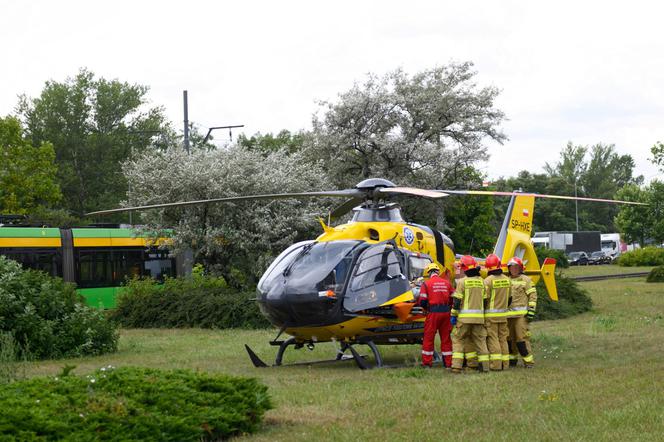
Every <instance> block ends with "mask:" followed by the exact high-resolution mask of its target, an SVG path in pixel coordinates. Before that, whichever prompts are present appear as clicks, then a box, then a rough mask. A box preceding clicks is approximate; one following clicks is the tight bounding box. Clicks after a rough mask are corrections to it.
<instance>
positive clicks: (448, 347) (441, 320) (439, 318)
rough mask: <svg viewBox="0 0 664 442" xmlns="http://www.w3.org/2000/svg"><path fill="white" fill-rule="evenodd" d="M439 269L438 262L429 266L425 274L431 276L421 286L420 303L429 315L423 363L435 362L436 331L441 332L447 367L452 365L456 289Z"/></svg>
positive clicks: (442, 349) (424, 340) (423, 342)
mask: <svg viewBox="0 0 664 442" xmlns="http://www.w3.org/2000/svg"><path fill="white" fill-rule="evenodd" d="M439 271H440V270H439V267H438V266H437V265H436V264H430V265H429V266H427V268H426V269H425V274H430V275H431V277H430V278H429V279H428V280H426V281H424V283H423V284H422V286H421V287H420V305H421V306H422V307H424V308H425V309H426V310H427V317H426V320H425V321H424V338H423V340H422V365H424V366H429V367H430V366H431V365H432V364H433V352H434V343H435V340H436V333H439V334H440V351H441V353H442V356H443V362H444V364H445V367H451V366H452V341H451V339H450V332H451V331H452V326H451V324H450V307H451V304H452V294H453V293H454V289H453V288H452V284H450V282H449V281H448V280H447V279H445V278H441V277H440V275H439V274H438V272H439Z"/></svg>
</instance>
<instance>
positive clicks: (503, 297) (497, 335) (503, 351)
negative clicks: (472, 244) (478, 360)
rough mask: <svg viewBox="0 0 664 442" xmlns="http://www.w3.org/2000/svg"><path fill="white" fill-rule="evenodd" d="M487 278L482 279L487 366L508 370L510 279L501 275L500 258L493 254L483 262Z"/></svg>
mask: <svg viewBox="0 0 664 442" xmlns="http://www.w3.org/2000/svg"><path fill="white" fill-rule="evenodd" d="M484 267H486V269H487V272H488V276H487V277H486V278H485V279H484V290H485V291H486V294H487V299H486V301H485V304H484V318H485V325H486V332H487V347H488V350H489V366H490V368H491V370H495V371H499V370H502V369H504V368H505V369H506V368H509V357H510V355H509V347H508V346H507V335H508V332H507V304H508V298H509V296H510V279H509V278H508V277H507V276H505V275H503V269H502V264H501V262H500V258H498V256H496V255H494V254H493V253H492V254H490V255H489V256H487V257H486V261H485V262H484Z"/></svg>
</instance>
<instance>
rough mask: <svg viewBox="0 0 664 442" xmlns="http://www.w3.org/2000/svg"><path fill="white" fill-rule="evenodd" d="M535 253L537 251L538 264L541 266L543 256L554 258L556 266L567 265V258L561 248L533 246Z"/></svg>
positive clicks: (564, 266) (563, 266)
mask: <svg viewBox="0 0 664 442" xmlns="http://www.w3.org/2000/svg"><path fill="white" fill-rule="evenodd" d="M535 253H537V259H538V260H539V265H540V267H542V264H544V259H545V258H553V259H555V260H556V267H557V268H562V269H566V268H568V267H569V260H568V259H567V255H565V252H564V251H563V250H557V249H547V248H546V247H535Z"/></svg>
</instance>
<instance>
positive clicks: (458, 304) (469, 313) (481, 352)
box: [451, 255, 489, 373]
mask: <svg viewBox="0 0 664 442" xmlns="http://www.w3.org/2000/svg"><path fill="white" fill-rule="evenodd" d="M461 270H463V272H464V273H465V275H466V277H465V278H462V279H460V280H459V281H457V289H456V292H455V293H454V295H453V297H454V301H453V302H454V304H453V307H452V312H451V314H452V319H451V322H452V324H453V325H454V331H453V334H454V335H455V342H456V344H457V345H456V348H453V349H452V371H453V372H454V373H460V372H461V369H462V366H463V358H464V356H465V357H466V359H467V360H468V365H469V366H470V365H471V361H472V360H473V359H477V361H478V362H479V364H478V369H479V371H480V372H485V373H486V372H488V371H489V352H488V351H487V347H486V328H485V326H484V300H485V299H486V297H487V295H486V292H485V290H484V281H483V280H482V277H480V268H479V266H478V265H477V262H476V261H475V259H474V258H473V257H472V256H467V255H466V256H462V257H461ZM469 344H473V345H474V348H473V350H475V351H473V352H468V351H467V350H466V352H465V354H464V350H465V349H466V348H467V347H468V346H469Z"/></svg>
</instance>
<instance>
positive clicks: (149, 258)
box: [143, 250, 175, 281]
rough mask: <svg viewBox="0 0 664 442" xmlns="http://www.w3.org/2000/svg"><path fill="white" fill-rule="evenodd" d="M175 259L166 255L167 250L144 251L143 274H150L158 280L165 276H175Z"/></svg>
mask: <svg viewBox="0 0 664 442" xmlns="http://www.w3.org/2000/svg"><path fill="white" fill-rule="evenodd" d="M174 261H175V260H174V259H173V258H169V257H168V252H167V251H163V250H159V251H150V253H146V257H145V262H144V263H143V266H144V267H143V271H144V274H145V276H150V277H152V278H155V279H156V280H158V281H163V280H164V278H165V277H169V278H172V277H175V262H174Z"/></svg>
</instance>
